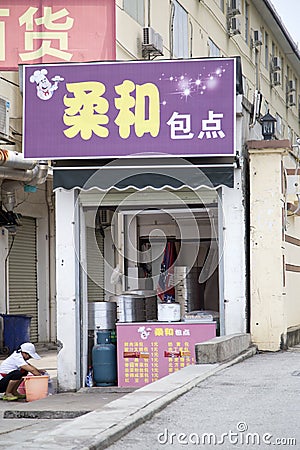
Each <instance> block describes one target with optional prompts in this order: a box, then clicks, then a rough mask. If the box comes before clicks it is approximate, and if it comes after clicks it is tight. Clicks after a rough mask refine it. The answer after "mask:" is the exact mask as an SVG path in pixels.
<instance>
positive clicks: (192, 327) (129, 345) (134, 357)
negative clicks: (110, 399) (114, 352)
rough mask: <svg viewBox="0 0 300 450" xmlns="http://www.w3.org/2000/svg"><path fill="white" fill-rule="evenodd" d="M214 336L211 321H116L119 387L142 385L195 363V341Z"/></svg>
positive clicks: (213, 324) (213, 325) (214, 331)
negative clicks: (118, 322) (117, 322)
mask: <svg viewBox="0 0 300 450" xmlns="http://www.w3.org/2000/svg"><path fill="white" fill-rule="evenodd" d="M215 336H216V324H215V323H214V322H210V323H185V322H176V323H175V322H174V323H161V322H156V323H152V322H149V323H120V324H117V345H118V386H131V387H132V386H133V387H141V386H145V385H146V384H148V383H152V382H153V381H156V380H158V379H159V378H162V377H165V376H166V375H169V374H171V373H173V372H176V371H177V370H180V369H183V368H184V367H186V366H188V365H190V364H195V357H196V355H195V344H196V343H198V342H204V341H207V340H209V339H212V338H214V337H215Z"/></svg>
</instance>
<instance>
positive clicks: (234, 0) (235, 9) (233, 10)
mask: <svg viewBox="0 0 300 450" xmlns="http://www.w3.org/2000/svg"><path fill="white" fill-rule="evenodd" d="M237 14H241V0H230V1H229V6H228V15H229V16H236V15H237Z"/></svg>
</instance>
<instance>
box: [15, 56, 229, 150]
mask: <svg viewBox="0 0 300 450" xmlns="http://www.w3.org/2000/svg"><path fill="white" fill-rule="evenodd" d="M23 83H24V84H23V85H24V106H23V107H24V116H23V118H24V120H23V127H24V129H23V153H24V156H25V157H26V158H35V159H36V158H37V159H41V158H47V159H59V158H86V157H92V158H101V157H112V158H118V157H125V156H128V155H135V156H151V154H156V156H157V154H168V155H177V156H228V155H233V154H234V153H235V59H234V58H232V59H231V58H230V59H226V58H222V59H200V60H186V61H183V60H180V61H174V60H173V61H150V62H149V61H137V62H109V63H107V62H104V63H82V64H51V65H40V66H32V65H25V66H24V80H23Z"/></svg>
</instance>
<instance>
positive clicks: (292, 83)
mask: <svg viewBox="0 0 300 450" xmlns="http://www.w3.org/2000/svg"><path fill="white" fill-rule="evenodd" d="M295 90H296V81H295V80H288V82H287V92H294V91H295Z"/></svg>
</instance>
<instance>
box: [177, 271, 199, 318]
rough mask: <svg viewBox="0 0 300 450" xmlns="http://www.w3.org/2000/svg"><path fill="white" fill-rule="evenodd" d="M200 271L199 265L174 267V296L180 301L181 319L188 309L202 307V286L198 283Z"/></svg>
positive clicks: (194, 309)
mask: <svg viewBox="0 0 300 450" xmlns="http://www.w3.org/2000/svg"><path fill="white" fill-rule="evenodd" d="M200 272H201V267H192V268H189V267H187V266H177V267H175V270H174V278H175V297H176V301H177V302H178V303H180V315H181V318H182V319H183V318H184V317H185V315H186V314H187V313H189V312H190V311H197V310H201V309H203V286H202V285H201V284H200V283H199V275H200Z"/></svg>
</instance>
